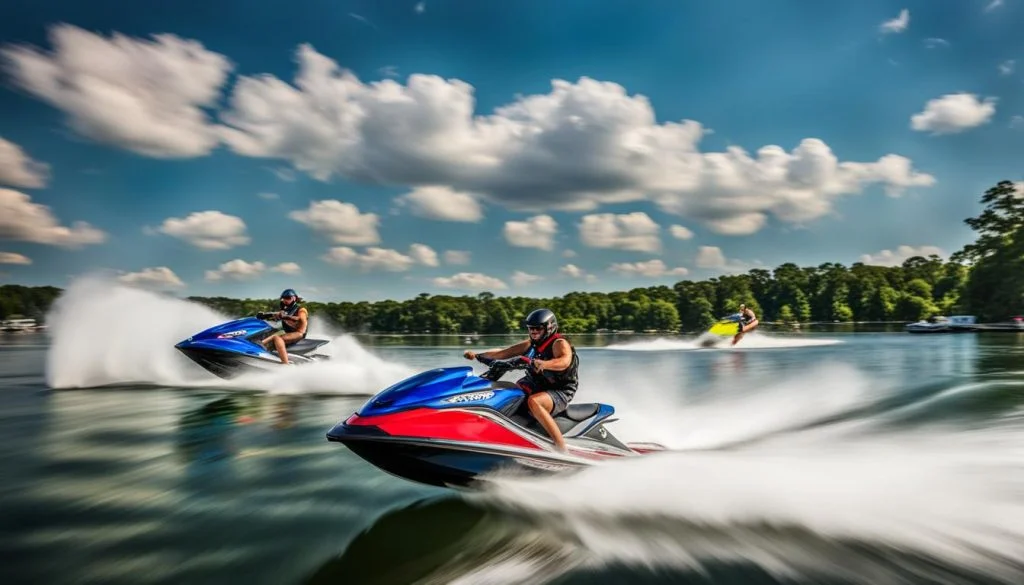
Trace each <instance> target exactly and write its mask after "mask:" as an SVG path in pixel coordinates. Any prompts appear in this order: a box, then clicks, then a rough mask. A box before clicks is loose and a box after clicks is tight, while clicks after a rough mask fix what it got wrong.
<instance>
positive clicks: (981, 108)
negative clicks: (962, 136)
mask: <svg viewBox="0 0 1024 585" xmlns="http://www.w3.org/2000/svg"><path fill="white" fill-rule="evenodd" d="M995 113H996V98H992V97H990V98H985V99H984V101H982V100H979V99H978V96H977V95H975V94H973V93H951V94H947V95H944V96H942V97H940V98H935V99H931V100H928V102H927V103H926V104H925V106H924V111H922V112H919V113H917V114H914V115H913V116H911V118H910V127H911V128H913V129H914V130H917V131H919V132H931V133H932V134H956V133H958V132H963V131H965V130H968V129H970V128H975V127H977V126H981V125H982V124H987V123H988V122H989V121H990V120H991V119H992V116H993V115H994V114H995Z"/></svg>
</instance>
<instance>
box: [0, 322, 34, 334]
mask: <svg viewBox="0 0 1024 585" xmlns="http://www.w3.org/2000/svg"><path fill="white" fill-rule="evenodd" d="M35 329H36V320H35V319H5V320H3V321H0V331H6V332H9V333H15V332H21V331H33V330H35Z"/></svg>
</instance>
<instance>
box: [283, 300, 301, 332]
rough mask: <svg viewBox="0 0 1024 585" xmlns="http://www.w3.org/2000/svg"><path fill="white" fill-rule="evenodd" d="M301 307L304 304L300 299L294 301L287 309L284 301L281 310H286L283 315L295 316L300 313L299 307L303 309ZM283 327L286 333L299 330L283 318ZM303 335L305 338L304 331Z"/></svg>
mask: <svg viewBox="0 0 1024 585" xmlns="http://www.w3.org/2000/svg"><path fill="white" fill-rule="evenodd" d="M301 308H302V304H301V303H299V301H298V300H296V301H295V302H294V303H292V306H290V307H288V308H287V309H286V308H285V307H284V303H281V310H282V311H284V315H283V316H284V317H294V316H295V315H298V314H299V309H301ZM281 328H282V329H284V332H285V333H293V332H295V331H298V329H296V328H295V327H293V326H291V325H289V324H288V322H287V321H285V320H284V319H281ZM302 337H303V338H305V337H306V334H305V333H303V334H302Z"/></svg>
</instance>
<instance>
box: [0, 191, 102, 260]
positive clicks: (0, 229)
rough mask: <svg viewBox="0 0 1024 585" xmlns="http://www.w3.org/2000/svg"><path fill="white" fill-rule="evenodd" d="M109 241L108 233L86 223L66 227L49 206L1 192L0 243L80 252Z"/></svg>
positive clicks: (21, 194)
mask: <svg viewBox="0 0 1024 585" xmlns="http://www.w3.org/2000/svg"><path fill="white" fill-rule="evenodd" d="M106 239H107V234H106V233H105V232H103V231H101V230H98V229H96V228H94V227H93V226H91V225H89V224H88V223H86V222H84V221H76V222H75V223H73V224H71V227H65V226H62V225H60V223H59V222H58V221H57V218H55V217H54V216H53V214H52V213H51V212H50V208H49V207H47V206H46V205H40V204H38V203H32V198H31V197H29V196H28V195H25V194H24V193H21V192H19V191H14V190H11V189H2V188H0V240H17V241H22V242H32V243H35V244H50V245H54V246H63V247H65V248H79V247H81V246H84V245H87V244H101V243H103V242H105V241H106Z"/></svg>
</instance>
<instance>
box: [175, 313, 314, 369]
mask: <svg viewBox="0 0 1024 585" xmlns="http://www.w3.org/2000/svg"><path fill="white" fill-rule="evenodd" d="M274 332H275V329H274V328H273V327H271V326H270V325H268V324H267V323H266V322H265V321H263V320H262V319H257V318H252V317H249V318H244V319H238V320H235V321H230V322H228V323H222V324H220V325H217V326H214V327H211V328H209V329H207V330H205V331H201V332H199V333H197V334H195V335H193V336H192V337H189V338H188V339H185V340H183V341H180V342H178V343H177V344H175V346H174V347H175V349H177V350H178V351H180V352H181V353H182V354H184V355H185V356H187V357H188V358H189V359H190V360H192V361H193V362H195V363H196V364H198V365H199V366H202V367H203V368H204V369H206V370H207V371H208V372H210V373H211V374H213V375H215V376H217V377H219V378H223V379H232V378H237V377H238V376H241V375H243V374H250V373H258V372H265V371H268V370H274V369H276V368H281V367H287V366H285V364H283V363H282V362H281V358H280V357H278V355H277V353H276V352H270V351H267V350H266V349H264V348H263V346H262V345H260V343H259V341H260V340H262V339H265V338H266V337H267V336H268V335H272V334H273V333H274ZM327 343H328V341H327V340H324V339H308V338H307V339H302V340H299V341H298V342H295V343H294V344H291V345H289V346H288V347H287V350H288V361H289V362H290V363H291V364H293V365H299V364H306V363H310V362H314V361H321V360H326V359H328V356H325V355H320V354H316V353H315V352H316V350H317V349H318V348H320V347H321V346H323V345H325V344H327Z"/></svg>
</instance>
